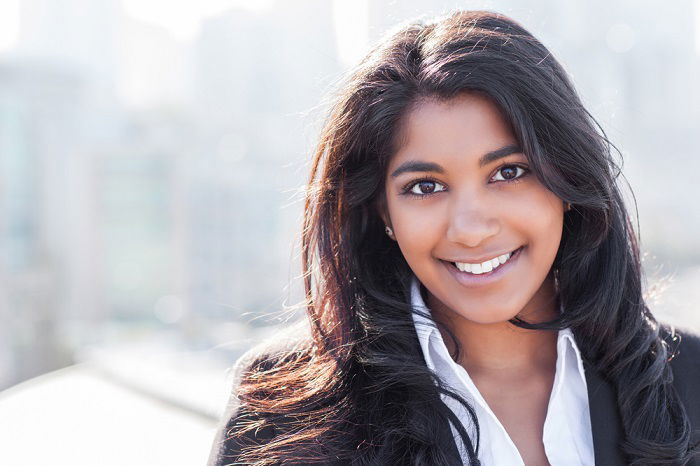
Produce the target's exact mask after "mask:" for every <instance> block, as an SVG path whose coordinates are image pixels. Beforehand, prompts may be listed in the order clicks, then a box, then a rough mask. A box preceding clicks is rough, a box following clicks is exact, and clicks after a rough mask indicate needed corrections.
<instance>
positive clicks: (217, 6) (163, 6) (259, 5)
mask: <svg viewBox="0 0 700 466" xmlns="http://www.w3.org/2000/svg"><path fill="white" fill-rule="evenodd" d="M333 1H334V3H335V5H336V18H335V22H336V27H337V28H338V35H339V40H340V42H341V43H340V53H341V59H342V60H343V61H353V57H354V56H355V55H356V54H357V53H358V52H357V51H356V50H354V48H359V47H360V46H361V45H360V44H358V42H360V43H361V42H362V41H355V42H353V41H349V42H347V43H346V44H343V37H344V36H345V37H347V35H345V34H344V32H343V29H344V28H345V29H347V27H351V26H350V25H351V24H352V25H356V24H357V21H362V18H361V16H362V14H366V5H367V1H369V0H355V1H353V0H333ZM20 2H21V0H0V54H1V53H3V52H8V51H10V50H12V48H13V47H14V45H15V44H16V42H17V37H18V35H19V29H20V12H19V10H20V8H19V5H20ZM121 3H122V7H123V8H124V11H125V12H126V14H127V15H129V16H132V17H134V18H137V19H139V20H142V21H145V22H148V23H152V24H156V25H158V26H161V27H164V28H165V29H167V30H168V31H169V32H170V33H171V34H172V35H173V37H175V38H176V39H178V40H183V41H187V40H192V39H193V38H194V37H195V36H196V34H197V32H198V30H199V25H200V24H201V22H202V20H203V19H204V18H206V17H208V16H213V15H216V14H218V13H221V12H222V11H224V10H226V9H228V8H231V7H234V6H238V7H245V8H250V9H254V10H265V9H269V8H270V7H271V6H272V5H273V3H274V0H198V1H190V0H121ZM695 18H696V23H697V24H698V28H697V29H696V36H695V50H696V52H697V53H698V54H700V0H695ZM346 26H347V27H346ZM355 31H357V29H355ZM353 44H355V45H357V47H353ZM363 45H364V44H363Z"/></svg>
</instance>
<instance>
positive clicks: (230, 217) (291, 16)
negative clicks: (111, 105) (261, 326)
mask: <svg viewBox="0 0 700 466" xmlns="http://www.w3.org/2000/svg"><path fill="white" fill-rule="evenodd" d="M332 14H333V11H332V4H331V2H327V1H323V0H314V1H284V2H282V1H280V2H277V3H276V4H275V6H274V7H273V8H272V9H271V10H270V11H267V12H264V13H263V12H254V11H248V10H244V9H233V10H230V11H228V12H226V13H224V14H221V15H219V16H217V17H214V18H211V19H209V20H207V21H206V22H205V23H204V24H203V26H202V30H201V34H200V36H199V38H198V39H197V41H196V43H195V53H194V57H195V58H194V64H195V73H196V74H195V81H194V82H195V95H196V99H195V102H196V110H195V111H196V115H197V122H198V123H199V124H198V128H199V134H200V136H201V141H202V144H201V147H200V152H199V154H198V155H197V157H196V159H193V160H192V161H191V170H190V171H191V173H192V174H193V177H192V180H191V186H190V199H191V204H190V205H189V208H190V212H191V214H190V216H189V217H190V223H189V235H188V236H189V238H190V242H189V246H188V254H189V261H188V263H189V265H190V267H189V268H188V272H189V282H190V284H191V294H190V296H191V300H192V301H191V307H192V309H195V310H196V312H197V313H201V314H202V315H206V316H209V317H213V318H218V319H236V318H237V319H244V320H247V321H248V320H254V319H253V318H254V317H256V316H260V315H265V314H274V313H277V312H279V311H281V310H282V301H283V300H285V299H286V297H285V296H284V289H285V287H286V286H287V284H288V283H289V281H290V278H291V277H292V275H297V274H298V273H299V267H298V264H297V262H296V261H294V262H293V263H292V264H291V265H289V264H290V261H292V257H291V247H292V244H291V243H292V240H293V238H292V233H295V232H296V231H297V230H298V228H299V222H298V221H299V215H300V212H301V209H300V204H298V203H297V204H293V201H294V199H292V198H293V194H294V193H293V192H289V191H288V192H285V189H289V188H290V187H301V186H302V185H303V184H304V183H305V182H306V169H305V168H304V167H303V165H304V164H305V162H306V160H307V159H308V158H309V157H310V154H309V152H308V149H309V144H307V142H308V141H307V140H305V135H304V133H305V131H307V130H308V128H307V126H308V124H309V123H310V120H309V119H308V118H306V115H305V114H304V112H305V111H307V110H311V107H312V106H314V105H316V104H317V103H318V101H319V100H320V99H321V97H322V95H323V91H324V90H326V88H328V87H329V85H330V84H331V78H332V77H334V76H336V75H337V74H338V73H339V72H340V65H339V63H338V60H337V51H336V48H335V36H334V30H333V21H332ZM292 189H293V188H292ZM294 267H296V269H295V268H294ZM297 298H298V296H297ZM253 323H257V321H254V322H253Z"/></svg>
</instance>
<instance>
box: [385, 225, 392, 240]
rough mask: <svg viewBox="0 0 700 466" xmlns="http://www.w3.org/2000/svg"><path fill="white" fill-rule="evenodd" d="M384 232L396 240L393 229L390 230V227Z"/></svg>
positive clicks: (386, 227)
mask: <svg viewBox="0 0 700 466" xmlns="http://www.w3.org/2000/svg"><path fill="white" fill-rule="evenodd" d="M384 231H385V232H386V234H387V235H389V237H390V238H391V239H394V232H393V231H392V229H391V228H389V226H388V225H387V226H385V227H384Z"/></svg>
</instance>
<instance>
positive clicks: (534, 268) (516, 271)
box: [381, 93, 564, 324]
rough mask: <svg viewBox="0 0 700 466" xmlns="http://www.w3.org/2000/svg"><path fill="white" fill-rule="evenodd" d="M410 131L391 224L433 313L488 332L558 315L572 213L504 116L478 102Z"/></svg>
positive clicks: (395, 174) (439, 107)
mask: <svg viewBox="0 0 700 466" xmlns="http://www.w3.org/2000/svg"><path fill="white" fill-rule="evenodd" d="M402 131H403V132H402V136H403V137H402V139H403V142H402V144H401V147H400V148H399V149H398V152H396V153H395V154H394V155H393V157H392V159H391V161H390V163H389V167H388V170H387V173H386V188H385V196H386V204H385V205H386V209H385V210H384V211H382V212H381V215H382V218H383V220H384V222H385V224H387V225H389V226H390V227H391V228H392V229H393V232H394V238H395V240H396V241H397V242H398V245H399V248H400V249H401V252H402V254H403V256H404V257H405V259H406V261H407V262H408V265H409V266H410V267H411V269H412V270H413V272H414V273H415V275H416V276H417V277H418V279H419V280H420V281H421V283H423V285H425V287H426V289H427V291H428V296H427V298H426V299H427V304H428V306H429V307H430V308H431V310H433V312H434V313H435V312H437V313H447V317H450V318H451V317H454V316H455V315H456V316H459V317H463V318H465V319H467V320H468V321H471V322H474V323H480V324H490V323H497V322H505V321H507V320H509V319H512V318H513V317H515V316H516V315H520V316H521V317H523V318H525V319H527V320H529V321H533V319H532V317H534V316H535V315H539V314H540V313H547V314H549V313H551V312H553V309H554V300H553V298H554V286H553V280H552V277H551V273H550V271H551V268H552V263H553V262H554V258H555V256H556V254H557V250H558V248H559V242H560V240H561V235H562V226H563V217H564V203H563V201H562V200H560V199H559V198H558V197H557V196H556V195H555V194H553V193H552V192H551V191H549V190H548V189H547V188H545V187H544V186H543V185H542V184H541V183H540V182H539V181H538V180H537V178H536V177H535V175H534V174H533V173H531V172H530V170H529V168H528V166H529V165H528V160H527V158H526V157H525V155H524V154H523V153H522V152H521V150H520V149H519V148H518V143H517V140H516V138H515V136H514V135H513V132H512V131H511V129H510V126H509V124H508V122H507V121H506V120H505V119H504V118H503V116H502V115H501V113H500V111H499V109H498V107H496V105H495V104H493V103H492V102H491V100H489V99H488V98H486V97H483V96H481V95H478V94H471V93H469V94H462V95H460V96H459V97H456V98H454V99H452V100H450V101H448V102H439V101H437V100H424V101H422V102H420V103H419V104H417V105H416V106H415V107H414V108H413V109H412V110H411V111H410V113H409V114H408V115H407V117H406V119H405V121H404V124H403V127H402ZM509 254H510V256H509ZM494 259H495V260H494ZM455 262H459V263H460V264H457V265H455ZM467 264H469V265H467ZM528 317H529V319H528ZM548 317H549V318H551V316H548ZM538 320H540V321H541V320H545V319H544V318H542V319H538Z"/></svg>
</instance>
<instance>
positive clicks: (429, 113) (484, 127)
mask: <svg viewBox="0 0 700 466" xmlns="http://www.w3.org/2000/svg"><path fill="white" fill-rule="evenodd" d="M399 140H400V142H399V144H398V149H397V151H396V153H395V154H394V157H393V158H392V161H391V163H390V165H392V166H393V165H395V164H397V163H400V162H401V161H402V160H405V159H408V158H421V159H425V158H430V157H441V156H450V155H452V156H458V157H460V158H465V157H467V158H468V157H470V156H473V157H480V156H481V155H483V154H484V153H486V152H489V151H492V150H494V149H497V148H500V147H503V146H505V145H507V144H512V143H515V142H516V138H515V136H514V134H513V132H512V130H511V127H510V124H509V123H508V121H507V120H506V119H505V118H504V116H503V114H502V112H501V111H500V109H499V108H498V106H497V105H496V104H495V103H493V101H492V100H491V99H490V98H488V97H486V96H482V95H480V94H474V93H464V94H460V95H459V96H457V97H455V98H453V99H450V100H447V101H440V100H436V99H424V100H421V101H419V102H417V103H416V104H414V105H413V107H412V108H411V109H410V110H409V111H408V113H407V115H406V116H405V117H404V119H403V121H402V125H401V130H400V139H399Z"/></svg>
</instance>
